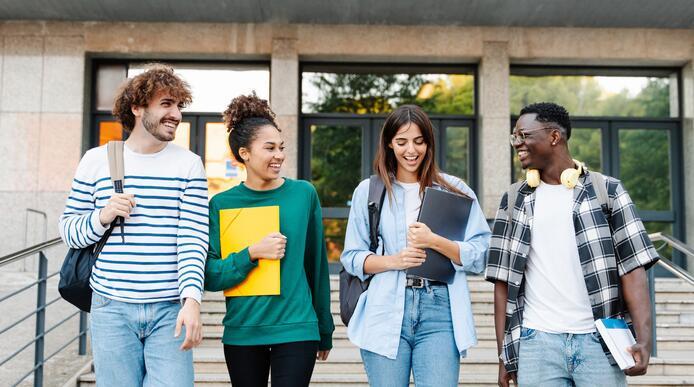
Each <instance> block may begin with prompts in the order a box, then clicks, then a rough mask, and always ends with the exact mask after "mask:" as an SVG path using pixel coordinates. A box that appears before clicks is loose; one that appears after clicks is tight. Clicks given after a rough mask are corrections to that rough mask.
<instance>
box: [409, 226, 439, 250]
mask: <svg viewBox="0 0 694 387" xmlns="http://www.w3.org/2000/svg"><path fill="white" fill-rule="evenodd" d="M435 236H436V234H434V233H433V232H432V231H431V229H430V228H429V226H427V225H426V224H424V223H421V222H414V223H412V224H411V225H410V227H409V228H408V230H407V245H408V246H412V247H416V248H418V249H428V248H433V247H434V237H435Z"/></svg>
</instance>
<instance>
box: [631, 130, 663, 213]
mask: <svg viewBox="0 0 694 387" xmlns="http://www.w3.org/2000/svg"><path fill="white" fill-rule="evenodd" d="M619 153H620V156H619V177H620V180H621V181H622V183H623V184H624V187H625V188H626V189H627V191H628V192H629V195H630V196H631V198H632V200H633V201H634V203H636V207H637V208H638V209H639V210H661V211H662V210H669V209H670V208H671V207H672V206H671V203H670V190H671V182H670V132H669V131H667V130H650V129H621V130H620V131H619Z"/></svg>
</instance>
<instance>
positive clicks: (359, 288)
mask: <svg viewBox="0 0 694 387" xmlns="http://www.w3.org/2000/svg"><path fill="white" fill-rule="evenodd" d="M385 195H386V187H385V185H384V184H383V180H381V178H380V176H378V175H371V177H370V178H369V201H368V206H369V207H368V208H369V240H370V243H369V250H371V252H373V253H374V254H375V253H376V250H378V225H379V223H380V221H381V207H383V199H384V198H385ZM369 282H371V277H369V279H367V280H366V281H362V280H360V279H359V277H356V276H353V275H351V274H349V273H348V272H347V270H345V268H344V266H343V267H342V268H341V269H340V319H342V322H343V323H344V324H345V325H349V320H350V319H351V318H352V315H353V314H354V309H355V308H356V307H357V302H358V301H359V297H360V296H361V294H362V293H364V292H365V291H366V289H368V288H369Z"/></svg>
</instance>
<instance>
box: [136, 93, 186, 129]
mask: <svg viewBox="0 0 694 387" xmlns="http://www.w3.org/2000/svg"><path fill="white" fill-rule="evenodd" d="M133 114H134V115H135V117H136V118H135V119H136V126H137V120H142V126H143V127H144V128H145V130H147V132H148V133H149V134H151V135H152V136H153V137H154V138H156V139H157V140H159V141H172V140H173V139H174V138H176V128H177V127H178V124H179V123H180V122H181V117H182V116H181V106H180V102H179V101H177V100H175V99H174V98H173V97H171V96H170V95H169V93H167V92H165V91H160V92H158V93H157V94H155V95H154V97H152V99H151V100H150V101H149V103H148V105H147V106H146V107H139V106H138V107H133Z"/></svg>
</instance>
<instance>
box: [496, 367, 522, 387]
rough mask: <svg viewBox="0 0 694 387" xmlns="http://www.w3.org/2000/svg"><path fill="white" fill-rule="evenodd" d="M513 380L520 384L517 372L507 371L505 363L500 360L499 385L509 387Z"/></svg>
mask: <svg viewBox="0 0 694 387" xmlns="http://www.w3.org/2000/svg"><path fill="white" fill-rule="evenodd" d="M511 380H513V384H515V385H516V386H517V385H518V381H517V380H516V373H515V372H512V373H509V372H508V371H506V367H504V363H503V362H499V387H509V386H510V383H511Z"/></svg>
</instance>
